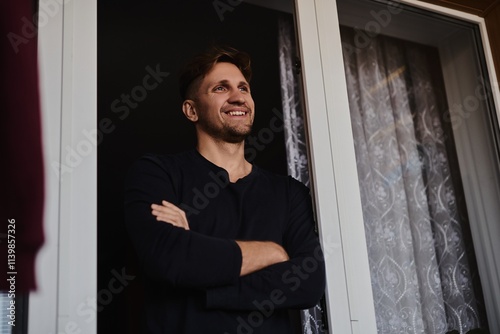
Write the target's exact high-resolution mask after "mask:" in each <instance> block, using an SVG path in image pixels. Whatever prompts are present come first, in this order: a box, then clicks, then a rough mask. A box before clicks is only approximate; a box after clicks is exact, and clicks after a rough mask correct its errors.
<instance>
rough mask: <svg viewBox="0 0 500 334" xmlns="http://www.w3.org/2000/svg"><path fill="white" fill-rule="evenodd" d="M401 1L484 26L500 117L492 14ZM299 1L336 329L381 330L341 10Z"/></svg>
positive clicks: (491, 255) (318, 1)
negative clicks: (356, 153)
mask: <svg viewBox="0 0 500 334" xmlns="http://www.w3.org/2000/svg"><path fill="white" fill-rule="evenodd" d="M400 2H401V3H405V4H408V5H412V6H415V7H419V8H424V9H427V10H430V11H433V12H436V13H441V14H444V15H448V16H452V17H455V18H458V19H461V20H466V21H469V22H473V23H476V24H478V26H479V27H480V31H481V38H482V42H483V45H484V47H485V50H484V51H485V55H486V62H487V66H488V71H489V75H490V82H491V85H492V87H494V92H493V99H494V103H495V105H496V111H497V119H500V117H499V116H500V113H499V110H500V109H499V101H500V95H499V92H498V84H495V83H497V82H498V81H497V79H496V74H495V70H494V65H493V57H492V54H491V49H490V45H489V42H488V36H487V33H486V25H485V22H484V19H483V18H480V17H478V16H475V15H471V14H467V13H463V12H460V11H456V10H451V9H448V8H443V7H440V6H436V5H431V4H427V3H423V2H421V1H414V0H408V1H400ZM295 4H296V15H297V21H298V35H299V45H300V50H301V53H302V54H301V58H302V69H303V81H304V90H305V100H306V110H307V112H306V117H307V124H308V133H309V141H310V149H311V167H312V171H311V172H312V175H313V186H314V195H315V198H316V208H317V215H318V221H319V225H320V238H321V241H322V243H323V246H324V247H325V248H327V249H328V245H329V243H331V240H333V241H334V242H335V246H336V248H334V250H335V251H334V252H333V254H332V256H330V257H329V258H327V261H326V265H327V305H328V317H329V323H330V333H374V334H375V333H377V329H376V322H375V315H374V306H373V297H372V290H371V282H370V274H369V268H368V254H367V251H366V239H365V233H364V226H363V217H362V209H361V199H360V194H359V186H358V177H357V168H356V160H355V156H354V143H353V136H352V131H351V121H350V115H349V105H348V99H347V88H346V83H345V75H344V66H343V59H342V49H341V43H340V29H339V21H338V14H337V7H336V3H335V1H331V0H315V1H302V0H296V2H295ZM488 229H489V227H488V226H484V227H483V230H488ZM490 230H493V229H490ZM473 234H474V231H473ZM473 237H474V242H475V244H481V245H483V253H482V254H483V255H484V254H486V255H487V258H488V261H489V265H490V268H491V266H492V265H493V266H494V268H493V269H492V270H490V271H487V270H484V268H483V270H482V272H481V274H486V275H489V276H491V278H490V279H489V281H490V282H491V283H494V282H496V285H498V283H499V280H498V277H499V270H500V266H499V264H500V255H495V254H499V253H498V252H497V250H496V248H497V246H495V245H494V244H492V243H491V242H489V240H486V239H485V238H484V237H485V235H484V234H483V235H481V234H479V233H475V235H473ZM478 262H479V261H478ZM483 267H484V265H483ZM480 271H481V265H480ZM494 286H495V285H494V284H493V285H492V286H490V287H485V286H484V284H483V290H485V294H488V291H492V292H493V291H495V288H494ZM493 296H494V295H493ZM493 299H495V298H493ZM496 299H498V298H496ZM487 304H488V302H487ZM490 304H491V305H490V307H488V305H487V307H488V314H489V317H490V318H495V317H496V318H497V319H500V314H499V307H498V301H491V303H490ZM490 327H491V328H490V329H491V330H492V331H493V332H495V330H494V329H493V328H498V324H497V323H495V324H494V323H492V322H491V320H490Z"/></svg>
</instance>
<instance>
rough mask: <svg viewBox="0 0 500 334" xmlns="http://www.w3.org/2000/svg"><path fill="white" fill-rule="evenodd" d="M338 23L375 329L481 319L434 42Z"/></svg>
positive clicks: (438, 327)
mask: <svg viewBox="0 0 500 334" xmlns="http://www.w3.org/2000/svg"><path fill="white" fill-rule="evenodd" d="M355 37H356V32H355V31H354V30H352V29H348V28H343V29H342V41H343V49H344V62H345V72H346V80H347V86H348V93H349V106H350V113H351V120H352V129H353V135H354V140H355V151H356V159H357V166H358V174H359V187H360V191H361V198H362V204H363V216H364V222H365V229H366V238H367V244H368V250H369V263H370V271H371V279H372V287H373V295H374V300H375V312H376V318H377V327H378V332H379V333H428V334H434V333H436V334H438V333H439V334H442V333H446V332H448V331H451V330H457V331H458V332H459V333H466V332H467V331H469V330H471V329H475V328H479V327H485V326H486V322H485V318H484V314H485V313H484V310H483V306H482V305H483V302H482V295H481V290H480V287H479V278H478V274H477V268H476V263H475V258H474V254H473V249H472V241H471V240H470V239H471V237H470V232H469V227H468V221H467V212H466V209H465V203H464V200H463V198H464V195H463V191H462V186H461V181H460V176H459V174H458V164H457V161H456V154H455V151H454V144H453V136H452V132H451V131H452V130H451V127H450V124H449V123H447V122H446V121H445V118H443V116H442V115H443V113H444V111H445V110H446V104H445V100H444V91H443V88H442V87H443V86H442V83H441V81H440V77H439V76H436V74H437V73H440V70H439V68H440V65H439V56H438V53H437V50H435V49H433V48H430V47H426V46H422V45H418V44H414V43H410V42H406V41H401V40H397V39H393V38H389V37H384V36H378V37H376V38H373V39H372V40H371V43H370V45H369V46H367V47H365V48H362V49H360V48H355V47H354V45H356V44H355V43H354V42H355Z"/></svg>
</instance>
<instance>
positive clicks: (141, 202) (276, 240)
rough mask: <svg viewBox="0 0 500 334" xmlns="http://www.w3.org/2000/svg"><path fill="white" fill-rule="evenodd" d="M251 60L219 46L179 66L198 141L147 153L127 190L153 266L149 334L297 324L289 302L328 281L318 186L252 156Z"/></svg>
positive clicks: (129, 219)
mask: <svg viewBox="0 0 500 334" xmlns="http://www.w3.org/2000/svg"><path fill="white" fill-rule="evenodd" d="M250 77H251V69H250V59H249V57H248V56H247V55H246V54H245V53H242V52H239V51H237V50H235V49H231V48H228V49H220V48H213V49H211V50H209V51H207V52H206V53H204V54H202V55H200V56H198V57H196V58H195V59H194V60H193V61H192V62H191V63H189V64H188V66H187V67H186V70H185V71H184V72H183V74H182V75H181V77H180V87H181V95H182V98H183V99H184V102H183V104H182V110H183V112H184V115H185V116H186V117H187V118H188V119H189V120H190V121H191V122H193V124H194V126H195V128H196V134H197V147H196V149H194V150H191V151H188V152H185V153H181V154H176V155H168V156H162V155H147V156H145V157H143V158H142V159H140V160H139V161H138V162H137V163H135V164H134V165H133V166H132V168H131V170H130V172H129V175H128V179H127V186H126V191H125V207H126V209H125V211H126V212H125V214H126V224H127V228H128V231H129V234H130V237H131V239H132V242H133V244H134V246H135V249H136V251H137V254H138V258H139V261H140V263H141V267H142V269H143V271H144V273H145V277H146V284H145V287H146V298H145V299H146V309H145V332H146V333H155V334H156V333H158V334H160V333H196V334H200V333H204V334H210V333H217V334H225V333H227V334H233V333H241V334H247V333H269V334H281V333H283V334H285V333H287V334H288V333H293V329H292V328H291V325H290V320H289V319H288V309H299V308H307V307H311V306H313V305H315V304H316V303H317V302H318V300H319V299H320V297H321V296H322V294H323V291H324V287H325V270H324V262H323V254H322V251H321V248H320V246H319V242H318V239H317V237H316V235H315V233H314V220H313V213H312V205H311V199H310V196H309V192H308V189H307V188H306V187H305V186H304V185H302V184H301V183H299V182H298V181H296V180H294V179H293V178H291V177H285V176H278V175H275V174H272V173H270V172H267V171H265V170H263V169H260V168H259V167H257V166H255V165H252V164H251V163H250V162H248V161H246V160H245V157H244V140H245V138H246V136H248V135H249V134H250V131H251V128H252V123H253V120H254V115H255V108H254V101H253V99H252V95H251V91H250V84H249V81H250Z"/></svg>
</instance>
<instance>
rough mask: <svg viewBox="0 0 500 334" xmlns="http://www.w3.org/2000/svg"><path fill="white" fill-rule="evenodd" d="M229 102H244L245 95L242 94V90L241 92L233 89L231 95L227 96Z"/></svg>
mask: <svg viewBox="0 0 500 334" xmlns="http://www.w3.org/2000/svg"><path fill="white" fill-rule="evenodd" d="M229 102H230V103H240V104H242V103H245V96H244V95H243V92H241V91H240V90H239V89H235V90H233V91H232V92H231V95H230V96H229Z"/></svg>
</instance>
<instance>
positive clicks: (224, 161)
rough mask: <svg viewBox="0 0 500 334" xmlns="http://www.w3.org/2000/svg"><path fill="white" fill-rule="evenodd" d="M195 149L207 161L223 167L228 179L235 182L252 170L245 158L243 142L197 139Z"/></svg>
mask: <svg viewBox="0 0 500 334" xmlns="http://www.w3.org/2000/svg"><path fill="white" fill-rule="evenodd" d="M196 149H197V150H198V152H199V153H200V154H201V155H202V156H203V157H204V158H205V159H207V160H208V161H210V162H212V163H213V164H215V165H217V166H219V167H221V168H224V169H225V170H226V171H227V173H228V174H229V180H230V181H231V182H236V181H237V180H238V179H241V178H243V177H245V176H246V175H248V174H250V172H251V171H252V165H251V164H250V163H249V162H248V161H246V160H245V144H244V142H241V143H227V142H219V141H214V140H210V139H208V138H204V140H198V144H197V147H196Z"/></svg>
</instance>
